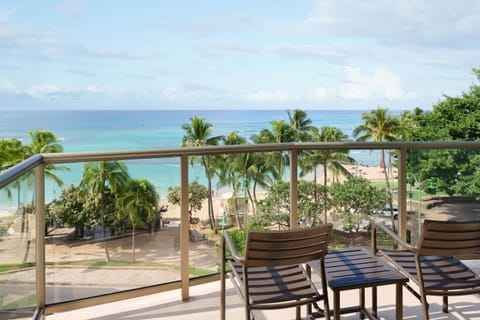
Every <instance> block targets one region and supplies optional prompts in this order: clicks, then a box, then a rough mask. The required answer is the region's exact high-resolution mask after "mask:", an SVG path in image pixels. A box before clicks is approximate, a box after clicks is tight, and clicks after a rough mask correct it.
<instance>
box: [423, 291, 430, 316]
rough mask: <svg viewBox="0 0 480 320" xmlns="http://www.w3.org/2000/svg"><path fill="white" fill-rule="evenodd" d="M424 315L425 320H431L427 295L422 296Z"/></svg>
mask: <svg viewBox="0 0 480 320" xmlns="http://www.w3.org/2000/svg"><path fill="white" fill-rule="evenodd" d="M422 313H423V320H430V315H429V314H428V302H427V296H426V295H425V294H422Z"/></svg>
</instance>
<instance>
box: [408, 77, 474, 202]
mask: <svg viewBox="0 0 480 320" xmlns="http://www.w3.org/2000/svg"><path fill="white" fill-rule="evenodd" d="M473 72H474V74H475V75H476V76H477V79H478V80H480V69H474V70H473ZM414 117H415V121H416V126H415V127H414V128H413V129H412V140H418V141H456V140H457V141H475V140H479V139H480V126H479V123H480V85H479V84H478V83H475V84H472V85H471V86H470V89H469V90H468V91H466V92H462V93H461V94H460V95H458V96H444V97H443V99H442V100H441V101H439V102H438V103H437V104H435V105H434V106H433V109H432V111H429V112H417V113H415V114H414ZM478 159H479V150H459V149H456V150H431V151H416V150H411V151H410V152H409V154H408V161H409V162H408V166H409V169H410V170H412V171H413V172H415V174H416V175H417V177H418V178H419V180H421V181H423V182H424V184H425V185H424V186H423V187H422V188H423V189H424V190H425V189H427V188H426V186H428V184H429V183H430V182H434V183H435V184H436V186H437V188H438V189H439V190H442V191H445V192H446V193H447V194H449V195H454V194H462V195H465V196H471V197H474V198H477V199H478V198H480V180H479V178H480V176H479V174H478V165H479V160H478Z"/></svg>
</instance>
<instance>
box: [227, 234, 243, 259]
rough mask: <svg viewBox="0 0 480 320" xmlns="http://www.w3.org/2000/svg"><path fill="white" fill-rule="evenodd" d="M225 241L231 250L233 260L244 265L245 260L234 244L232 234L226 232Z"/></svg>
mask: <svg viewBox="0 0 480 320" xmlns="http://www.w3.org/2000/svg"><path fill="white" fill-rule="evenodd" d="M223 239H224V241H225V244H226V245H227V247H228V250H230V253H231V254H232V258H233V260H235V261H237V262H240V263H242V264H243V263H244V259H243V257H241V256H240V255H239V254H238V251H237V248H236V247H235V244H234V243H233V241H232V238H231V237H230V233H229V232H228V231H225V232H224V234H223Z"/></svg>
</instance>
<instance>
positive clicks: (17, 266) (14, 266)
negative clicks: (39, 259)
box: [0, 262, 35, 272]
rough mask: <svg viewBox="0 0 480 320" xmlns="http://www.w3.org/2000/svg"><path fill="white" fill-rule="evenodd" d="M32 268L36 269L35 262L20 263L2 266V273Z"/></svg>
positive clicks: (0, 265)
mask: <svg viewBox="0 0 480 320" xmlns="http://www.w3.org/2000/svg"><path fill="white" fill-rule="evenodd" d="M32 267H35V263H34V262H28V263H18V264H0V272H6V271H12V270H19V269H24V268H32Z"/></svg>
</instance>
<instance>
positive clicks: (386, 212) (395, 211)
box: [382, 206, 398, 219]
mask: <svg viewBox="0 0 480 320" xmlns="http://www.w3.org/2000/svg"><path fill="white" fill-rule="evenodd" d="M392 209H393V218H394V219H397V218H398V207H397V206H392ZM391 214H392V210H391V209H390V206H387V207H383V208H382V215H383V216H385V217H391Z"/></svg>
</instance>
